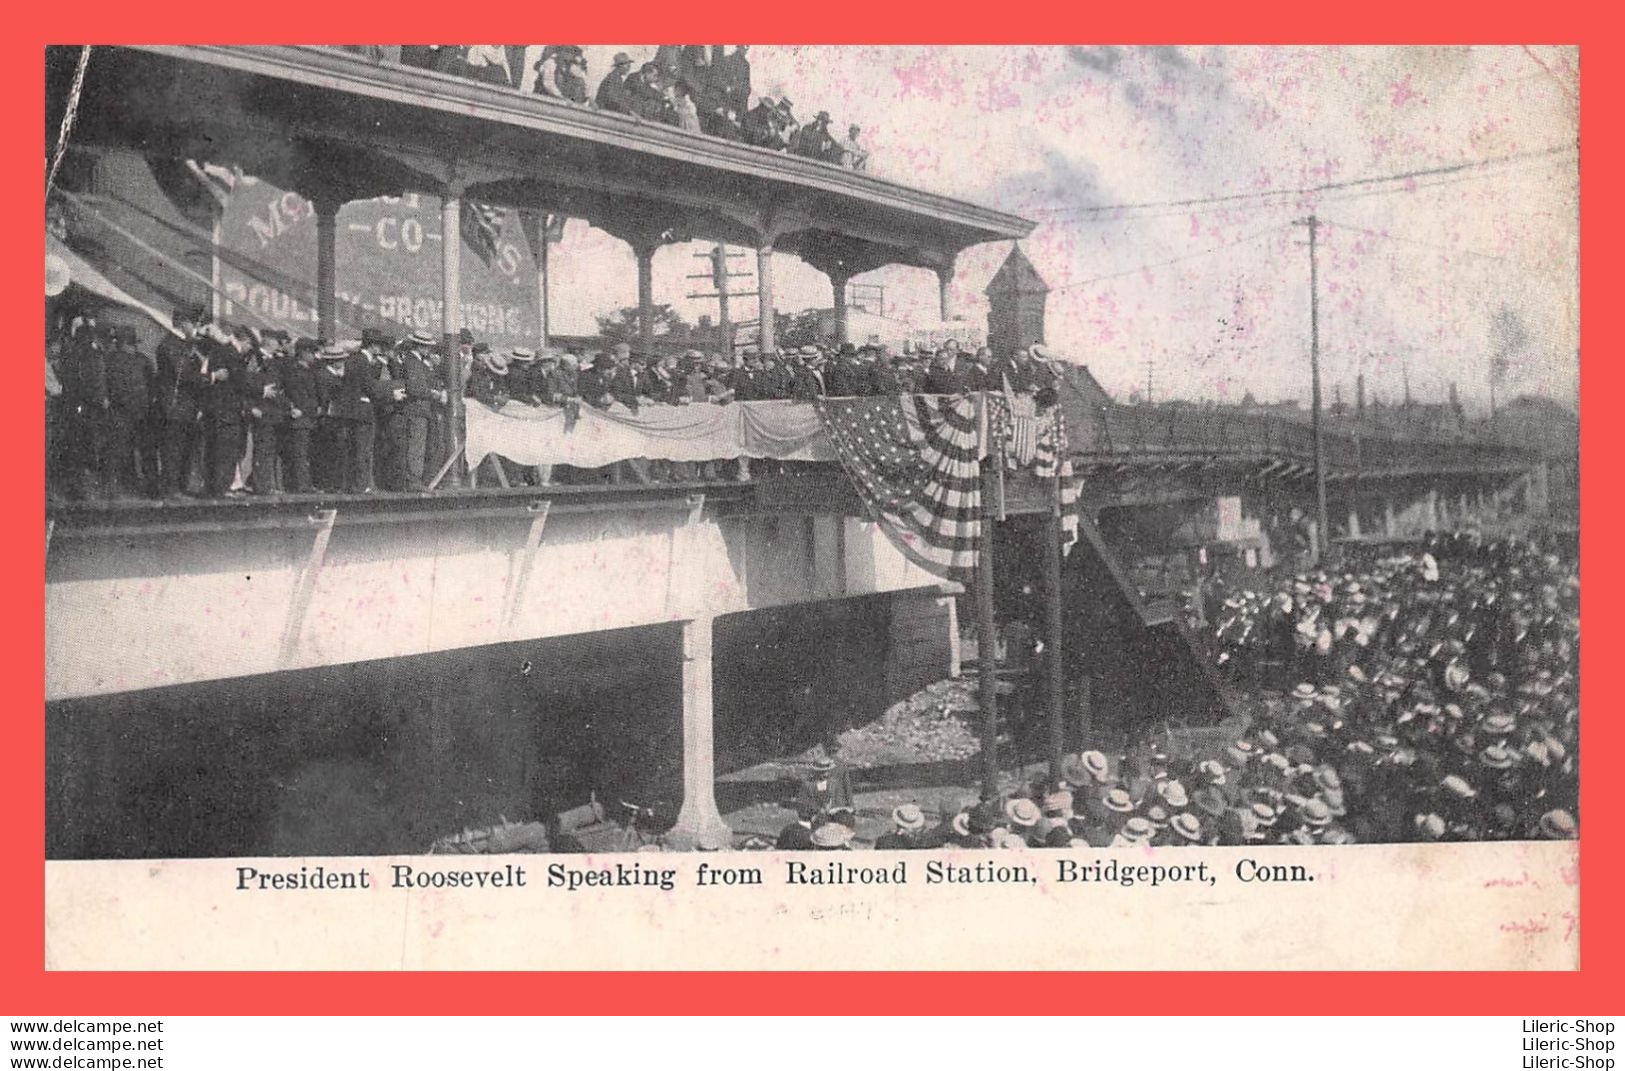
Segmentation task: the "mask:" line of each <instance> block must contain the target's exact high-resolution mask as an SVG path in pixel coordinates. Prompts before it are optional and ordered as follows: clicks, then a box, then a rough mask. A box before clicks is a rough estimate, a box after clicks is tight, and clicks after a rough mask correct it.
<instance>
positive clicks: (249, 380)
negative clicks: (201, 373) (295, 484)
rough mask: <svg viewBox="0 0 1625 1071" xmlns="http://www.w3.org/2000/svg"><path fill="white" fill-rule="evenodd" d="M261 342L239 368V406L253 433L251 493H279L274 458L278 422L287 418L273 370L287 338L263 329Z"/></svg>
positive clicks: (284, 401) (276, 453)
mask: <svg viewBox="0 0 1625 1071" xmlns="http://www.w3.org/2000/svg"><path fill="white" fill-rule="evenodd" d="M264 337H265V339H266V340H267V341H266V343H265V346H264V347H263V348H261V349H256V350H253V351H251V352H250V353H249V354H248V358H247V360H246V361H245V362H244V368H243V406H244V408H245V409H247V410H248V417H249V420H250V421H251V427H252V428H253V433H254V473H253V481H254V493H255V494H257V495H279V494H281V493H282V480H281V477H280V476H279V474H278V473H277V460H278V458H279V457H280V455H281V450H280V447H279V440H280V436H281V431H282V426H283V424H285V423H286V422H287V419H288V409H287V401H286V399H284V398H283V397H282V384H281V381H280V379H279V378H278V376H277V371H276V364H275V362H276V354H275V353H273V352H272V349H273V348H276V349H281V348H282V347H283V343H284V340H286V339H287V338H288V336H287V334H286V333H285V332H282V331H267V332H265V335H264Z"/></svg>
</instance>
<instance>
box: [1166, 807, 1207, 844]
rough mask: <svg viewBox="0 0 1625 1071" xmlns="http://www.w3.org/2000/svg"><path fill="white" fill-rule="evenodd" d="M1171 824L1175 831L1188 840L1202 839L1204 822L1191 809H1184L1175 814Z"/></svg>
mask: <svg viewBox="0 0 1625 1071" xmlns="http://www.w3.org/2000/svg"><path fill="white" fill-rule="evenodd" d="M1169 825H1171V826H1172V827H1173V830H1174V832H1175V833H1178V834H1179V835H1180V836H1181V837H1184V838H1185V839H1186V840H1189V841H1197V840H1201V839H1202V822H1201V820H1200V819H1199V818H1197V817H1196V816H1195V815H1194V814H1191V813H1190V812H1189V811H1182V812H1181V813H1179V814H1176V815H1174V820H1173V821H1172V822H1170V823H1169Z"/></svg>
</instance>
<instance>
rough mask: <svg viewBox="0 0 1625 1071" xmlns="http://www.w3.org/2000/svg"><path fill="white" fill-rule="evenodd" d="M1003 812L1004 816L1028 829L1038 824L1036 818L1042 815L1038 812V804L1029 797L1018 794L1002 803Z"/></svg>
mask: <svg viewBox="0 0 1625 1071" xmlns="http://www.w3.org/2000/svg"><path fill="white" fill-rule="evenodd" d="M1004 813H1005V816H1006V817H1008V818H1009V819H1010V821H1012V822H1014V823H1015V824H1016V825H1018V826H1023V827H1026V828H1029V829H1030V828H1031V827H1033V826H1036V825H1037V824H1038V820H1039V819H1040V818H1042V817H1043V815H1042V814H1040V813H1039V810H1038V804H1036V803H1034V802H1033V801H1032V800H1030V799H1025V798H1023V797H1020V796H1018V797H1016V798H1015V799H1013V800H1011V801H1010V802H1009V803H1006V804H1005V805H1004Z"/></svg>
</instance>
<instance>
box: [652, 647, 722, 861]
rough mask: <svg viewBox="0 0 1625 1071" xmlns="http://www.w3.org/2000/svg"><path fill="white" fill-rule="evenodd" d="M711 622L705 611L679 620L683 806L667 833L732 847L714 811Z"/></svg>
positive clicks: (682, 841) (689, 842)
mask: <svg viewBox="0 0 1625 1071" xmlns="http://www.w3.org/2000/svg"><path fill="white" fill-rule="evenodd" d="M712 622H713V618H711V617H710V616H709V615H707V616H703V617H696V618H694V619H693V620H691V621H685V622H683V807H682V810H680V811H679V812H678V814H677V824H676V825H675V826H673V827H672V830H671V833H670V834H669V835H668V837H667V840H668V841H669V842H670V843H671V844H672V845H673V846H674V847H683V848H729V847H732V846H733V830H732V829H730V828H729V827H728V823H727V822H725V821H723V818H722V812H721V811H719V810H718V809H717V789H716V757H715V748H714V742H713V739H712V725H713V723H712V713H713V712H712V691H711V689H712V676H711V632H712Z"/></svg>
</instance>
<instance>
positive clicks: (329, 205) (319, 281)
mask: <svg viewBox="0 0 1625 1071" xmlns="http://www.w3.org/2000/svg"><path fill="white" fill-rule="evenodd" d="M311 203H312V205H313V206H314V207H315V209H316V334H317V336H318V337H319V338H320V339H321V340H322V341H323V342H332V341H333V340H334V339H336V338H338V333H339V325H338V252H337V248H338V241H337V237H338V222H339V202H338V201H335V200H329V199H327V198H325V197H323V198H317V199H316V200H314V201H312V202H311Z"/></svg>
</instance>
